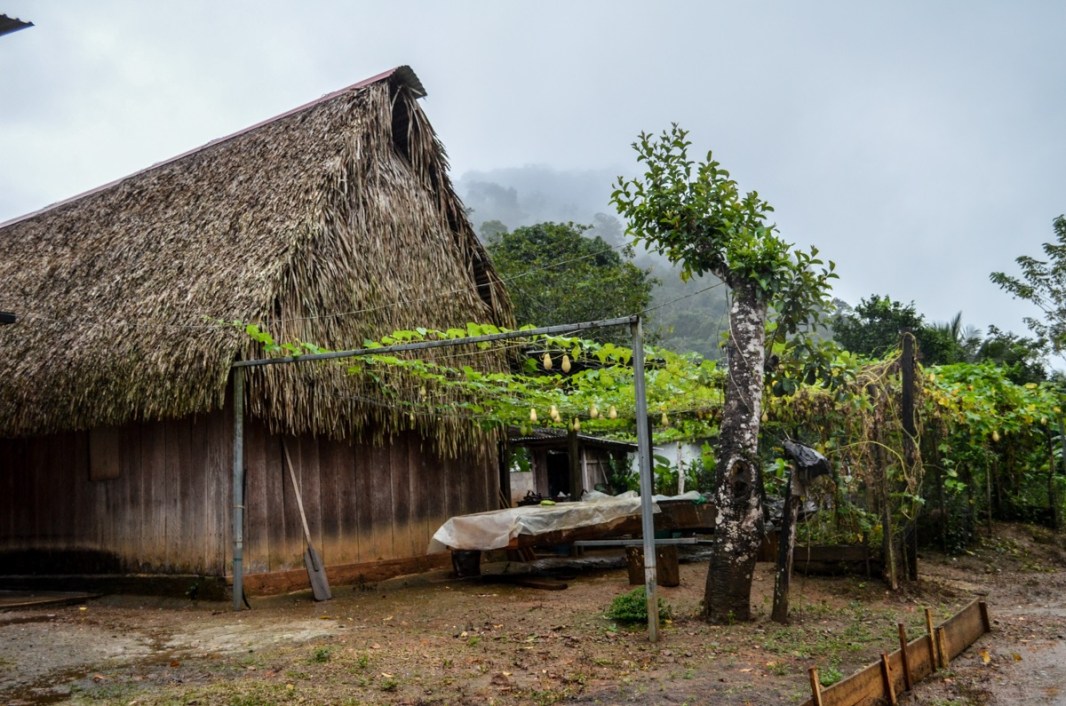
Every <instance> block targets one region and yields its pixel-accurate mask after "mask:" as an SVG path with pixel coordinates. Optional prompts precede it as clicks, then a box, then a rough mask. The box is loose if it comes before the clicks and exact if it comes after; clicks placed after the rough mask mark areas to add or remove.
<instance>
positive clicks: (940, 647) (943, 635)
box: [936, 626, 951, 669]
mask: <svg viewBox="0 0 1066 706" xmlns="http://www.w3.org/2000/svg"><path fill="white" fill-rule="evenodd" d="M947 643H948V638H947V631H946V630H944V627H943V626H939V627H938V628H937V629H936V650H937V652H939V653H940V664H941V666H942V667H944V668H945V669H946V668H947V666H948V665H949V664H951V655H949V654H948V644H947Z"/></svg>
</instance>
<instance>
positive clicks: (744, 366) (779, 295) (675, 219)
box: [611, 124, 835, 623]
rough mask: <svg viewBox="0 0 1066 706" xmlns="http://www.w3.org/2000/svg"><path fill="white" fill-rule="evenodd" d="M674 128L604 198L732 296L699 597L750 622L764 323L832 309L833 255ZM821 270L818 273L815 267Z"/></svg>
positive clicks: (641, 233) (635, 233)
mask: <svg viewBox="0 0 1066 706" xmlns="http://www.w3.org/2000/svg"><path fill="white" fill-rule="evenodd" d="M690 146H691V142H690V141H689V139H688V133H687V132H686V131H685V130H682V129H681V128H680V127H678V126H677V125H676V124H675V125H673V126H672V127H671V128H670V129H669V130H665V131H663V133H662V134H661V135H660V136H659V137H658V138H655V137H653V136H651V135H649V134H647V133H642V134H641V135H640V138H639V140H638V142H636V143H635V144H634V145H633V148H634V149H635V150H636V152H637V161H638V162H641V163H643V165H644V169H645V172H644V175H643V176H642V177H639V178H637V179H632V180H626V179H621V178H620V179H619V180H618V182H617V184H616V189H615V191H614V193H613V195H612V197H611V200H612V202H613V203H614V205H615V206H616V207H617V208H618V211H619V213H620V214H621V215H622V216H623V217H624V218H625V219H627V220H628V232H629V233H630V235H631V236H632V237H633V238H634V239H635V240H636V241H637V242H643V243H644V244H645V245H646V246H648V247H649V248H650V249H652V250H655V251H657V252H658V253H660V254H662V255H665V256H666V257H667V258H669V259H670V260H671V261H672V262H674V263H678V264H680V265H681V270H682V276H683V277H686V278H687V277H690V276H692V275H700V274H704V273H711V274H714V275H715V276H716V277H718V278H719V279H721V280H722V281H723V282H724V283H725V284H726V285H727V286H728V287H729V288H730V290H731V292H732V298H733V300H732V305H731V307H730V311H729V337H728V342H727V344H726V358H727V367H728V375H727V376H726V380H727V382H726V391H725V405H724V408H723V413H722V423H721V429H720V433H719V436H718V445H717V449H716V469H717V476H716V484H715V485H716V491H715V502H716V505H717V512H718V520H717V527H716V529H715V534H714V542H713V544H712V550H711V560H710V567H709V569H708V572H707V585H706V590H705V593H704V617H706V618H707V619H709V620H711V621H712V622H718V623H724V622H728V621H731V620H746V619H748V618H749V617H750V615H751V584H752V577H753V574H754V569H755V559H756V555H757V552H758V548H759V544H760V542H761V540H762V534H763V533H762V524H763V511H762V498H761V488H762V477H761V469H760V466H759V461H758V457H757V451H758V439H759V423H760V417H761V415H762V394H763V385H764V381H763V368H764V360H765V349H766V343H767V336H766V328H767V319H768V316H769V313H770V307H771V306H772V307H773V308H774V310H775V311H776V312H778V313H779V314H780V316H779V326H778V328H779V332H780V333H781V334H782V335H784V334H788V333H796V332H797V331H798V330H800V328H801V327H803V326H804V325H805V324H806V323H809V322H810V320H811V317H812V316H816V315H817V313H819V312H820V311H821V310H823V309H824V308H825V307H826V306H827V305H828V301H829V299H828V293H829V280H830V279H831V278H833V277H835V275H834V274H833V273H832V270H833V263H832V262H830V263H829V265H828V267H821V266H822V265H823V263H822V261H821V260H819V259H817V250H816V249H814V248H812V249H811V251H810V252H809V253H807V252H803V251H798V250H795V249H793V247H792V245H790V244H789V243H786V242H785V241H784V240H782V239H781V238H780V237H779V236H778V235H777V228H776V226H774V225H773V224H770V223H767V220H766V219H767V216H768V214H769V213H770V212H771V211H772V210H773V209H772V208H771V207H770V205H769V204H768V203H767V202H766V201H763V200H762V199H761V198H759V195H758V194H757V193H756V192H754V191H752V192H748V193H747V194H745V195H743V196H742V195H741V194H740V192H739V190H738V189H737V184H736V182H735V181H733V180H732V179H731V178H730V177H729V172H727V171H726V170H724V169H722V167H721V165H720V164H719V163H718V162H716V161H715V160H714V159H713V157H712V155H711V153H709V152H708V153H707V157H706V159H705V160H704V161H703V162H701V163H699V164H696V163H695V162H694V161H692V160H690V159H689V157H688V149H689V147H690ZM817 268H821V269H817Z"/></svg>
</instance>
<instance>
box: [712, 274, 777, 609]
mask: <svg viewBox="0 0 1066 706" xmlns="http://www.w3.org/2000/svg"><path fill="white" fill-rule="evenodd" d="M729 327H730V337H729V342H728V343H727V344H726V357H727V360H728V370H729V375H728V379H727V382H726V391H725V406H724V409H723V412H722V426H721V430H720V431H719V434H718V447H717V449H716V456H717V458H716V461H717V474H716V475H717V477H716V482H715V503H716V508H717V511H718V519H717V522H716V525H715V531H714V540H713V542H712V544H711V561H710V566H709V568H708V570H707V586H706V590H705V591H704V596H703V606H704V607H703V615H704V617H705V618H706V619H707V620H709V621H711V622H713V623H730V622H733V621H737V620H748V619H750V617H751V583H752V577H753V575H754V571H755V559H756V555H757V554H758V551H759V544H760V543H761V542H762V535H763V513H762V498H761V496H760V494H759V492H758V489H759V488H760V487H761V482H760V480H761V469H760V467H759V460H758V446H759V422H760V417H761V415H762V391H763V362H764V357H765V349H764V345H765V338H766V305H765V304H764V303H762V302H761V301H760V300H759V297H758V296H757V294H756V292H755V290H754V289H753V288H751V287H734V288H733V304H732V307H731V308H730V311H729Z"/></svg>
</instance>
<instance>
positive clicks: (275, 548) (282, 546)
mask: <svg viewBox="0 0 1066 706" xmlns="http://www.w3.org/2000/svg"><path fill="white" fill-rule="evenodd" d="M245 430H246V438H245V455H246V467H247V483H246V488H245V504H246V507H247V515H246V518H247V523H246V529H245V543H246V544H245V554H244V566H245V571H246V572H247V573H248V574H257V573H275V572H284V571H291V570H296V569H302V567H303V552H304V549H305V547H306V543H305V541H304V536H303V527H302V524H301V521H300V515H299V510H298V507H297V504H296V497H295V494H294V491H293V487H292V482H291V481H290V479H289V474H288V469H287V467H286V466H285V456H284V449H285V448H287V449H288V452H289V456H290V457H291V459H292V464H293V470H294V471H295V474H296V477H297V480H298V482H299V484H300V487H301V492H302V494H303V502H304V509H305V511H306V513H307V523H308V526H309V529H310V531H311V539H312V541H313V542H314V543H315V547H316V548H317V549H318V551H319V553H320V554H321V555H322V560H323V561H324V562H325V563H326V565H327V567H328V566H330V565H334V566H339V565H346V564H365V563H368V562H379V561H391V560H395V559H403V558H410V557H420V556H423V555H424V554H425V553H426V548H427V546H428V545H429V539H430V537H431V536H432V534H433V532H435V531H436V530H437V528H438V527H440V525H441V524H443V523H444V521H445V520H447V519H448V518H449V517H452V516H454V515H461V514H466V513H471V512H481V511H483V510H492V509H495V508H496V507H497V505H498V503H497V500H496V495H497V493H498V491H499V478H498V476H497V473H496V469H495V466H494V465H493V463H494V462H493V461H492V460H489V461H488V462H486V463H481V464H478V463H477V462H475V461H474V460H473V459H472V458H465V459H464V458H461V459H440V458H436V457H434V455H432V454H431V453H430V452H429V451H428V449H427V448H425V444H424V443H423V442H422V440H421V439H420V438H419V437H418V436H417V435H416V434H413V433H407V434H403V435H401V436H398V437H396V438H394V439H392V440H391V442H390V443H387V444H385V445H383V446H377V445H372V444H368V443H347V442H340V441H334V440H330V439H319V438H314V437H311V436H301V437H298V438H293V437H282V436H278V435H274V434H271V433H269V432H268V431H267V430H266V428H265V427H264V426H263V425H262V424H259V423H257V422H254V421H252V422H249V423H247V424H246V426H245ZM283 444H284V447H283Z"/></svg>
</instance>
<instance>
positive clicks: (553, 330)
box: [232, 316, 640, 368]
mask: <svg viewBox="0 0 1066 706" xmlns="http://www.w3.org/2000/svg"><path fill="white" fill-rule="evenodd" d="M639 318H640V317H639V316H623V317H619V318H616V319H602V320H600V321H584V322H581V323H577V324H558V325H556V326H543V327H541V328H532V329H526V330H525V331H507V332H506V333H490V334H486V335H484V336H470V337H468V338H453V339H447V340H444V341H418V342H417V343H398V344H396V345H394V346H381V347H380V348H354V349H352V350H347V351H332V352H330V353H309V354H307V355H296V356H285V357H279V358H257V359H255V360H238V361H235V362H234V363H233V366H232V367H234V368H251V367H256V366H260V365H279V364H281V363H304V362H310V361H313V360H336V359H338V358H357V357H359V356H364V355H384V354H388V353H402V352H404V351H421V350H427V349H429V348H446V347H450V346H465V345H469V344H472V343H489V342H491V341H506V340H508V339H512V338H526V337H529V336H551V335H555V334H564V333H576V332H577V331H587V330H589V329H594V328H606V327H607V326H629V325H631V324H633V323H634V322H636V321H637V319H639Z"/></svg>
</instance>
